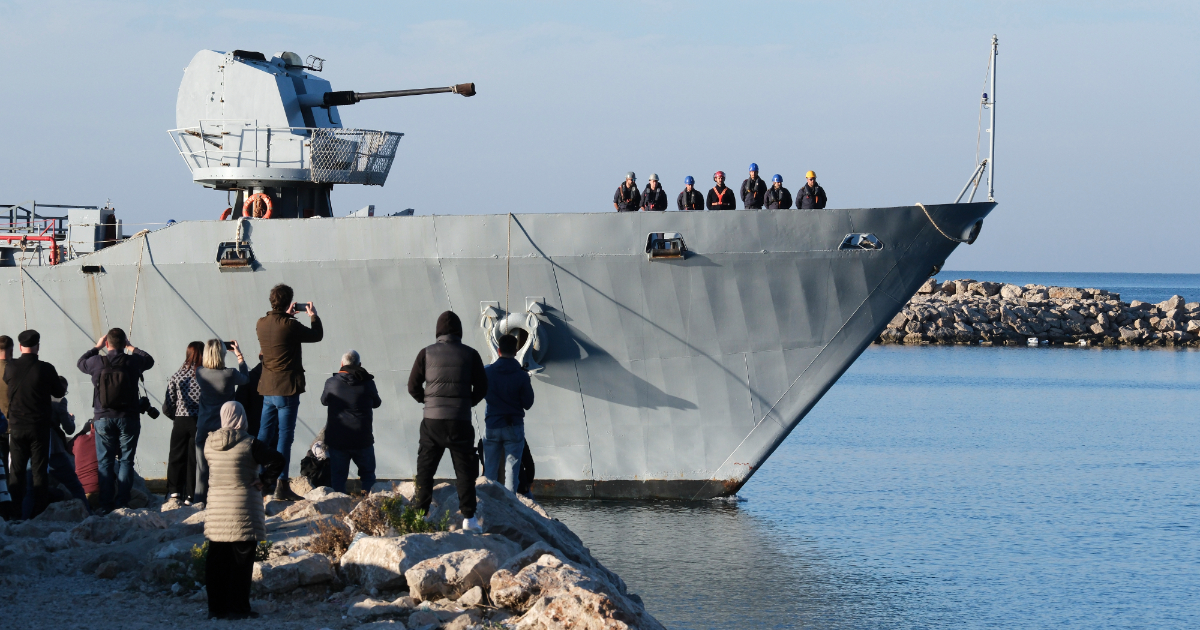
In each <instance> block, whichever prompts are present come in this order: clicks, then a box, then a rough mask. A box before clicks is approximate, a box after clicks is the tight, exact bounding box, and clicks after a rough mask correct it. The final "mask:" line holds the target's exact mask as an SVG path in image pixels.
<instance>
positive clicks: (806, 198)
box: [796, 171, 829, 210]
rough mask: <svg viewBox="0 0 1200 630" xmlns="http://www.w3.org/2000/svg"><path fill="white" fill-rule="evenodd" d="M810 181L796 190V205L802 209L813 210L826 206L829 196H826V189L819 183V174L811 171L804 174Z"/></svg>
mask: <svg viewBox="0 0 1200 630" xmlns="http://www.w3.org/2000/svg"><path fill="white" fill-rule="evenodd" d="M804 177H805V178H807V179H808V182H807V183H805V184H804V185H803V186H801V187H800V190H798V191H796V207H797V208H799V209H800V210H813V209H818V210H819V209H821V208H824V207H825V204H826V202H828V201H829V198H828V197H826V196H825V189H824V188H821V185H820V184H818V183H817V174H816V173H814V172H812V171H809V172H807V173H805V174H804Z"/></svg>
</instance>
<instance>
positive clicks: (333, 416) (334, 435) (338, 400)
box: [321, 350, 383, 492]
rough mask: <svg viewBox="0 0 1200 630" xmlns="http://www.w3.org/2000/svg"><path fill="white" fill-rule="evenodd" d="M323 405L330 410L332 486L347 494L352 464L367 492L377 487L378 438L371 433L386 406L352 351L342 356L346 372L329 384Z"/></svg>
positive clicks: (327, 424)
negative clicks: (383, 406)
mask: <svg viewBox="0 0 1200 630" xmlns="http://www.w3.org/2000/svg"><path fill="white" fill-rule="evenodd" d="M321 404H322V405H325V406H326V407H328V408H329V412H328V414H327V416H326V420H325V449H326V453H328V455H329V475H330V480H329V485H330V486H331V487H332V488H333V489H334V491H336V492H345V491H346V477H348V476H349V475H350V462H351V460H353V461H354V465H355V466H356V467H357V468H358V478H359V480H361V482H362V489H363V491H364V492H370V491H371V486H373V485H375V436H374V434H373V433H372V431H371V421H372V419H373V417H374V410H375V409H378V408H379V405H381V404H383V401H382V400H380V398H379V390H378V389H377V388H376V387H375V377H374V376H372V375H371V374H370V373H368V372H367V371H366V370H364V369H363V366H362V358H361V357H359V355H358V352H356V351H354V350H351V351H349V352H347V353H346V354H343V355H342V369H341V370H338V372H337V374H334V375H333V376H330V377H329V379H328V380H326V381H325V391H323V392H321Z"/></svg>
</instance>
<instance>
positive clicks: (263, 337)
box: [256, 284, 325, 501]
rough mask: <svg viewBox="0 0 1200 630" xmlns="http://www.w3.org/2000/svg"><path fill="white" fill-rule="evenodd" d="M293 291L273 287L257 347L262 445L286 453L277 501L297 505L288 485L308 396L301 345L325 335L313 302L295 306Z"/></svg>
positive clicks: (289, 288)
mask: <svg viewBox="0 0 1200 630" xmlns="http://www.w3.org/2000/svg"><path fill="white" fill-rule="evenodd" d="M292 297H293V293H292V288H291V287H289V286H288V285H286V284H277V285H275V286H274V287H272V288H271V294H270V296H269V299H270V301H271V310H270V311H268V312H267V314H266V315H265V316H263V317H262V318H261V319H259V320H258V325H257V327H256V330H257V332H258V347H259V349H260V350H261V351H262V377H261V378H260V379H259V381H258V393H259V394H260V395H261V396H262V397H263V406H262V421H261V425H260V426H259V430H258V439H259V441H261V442H263V443H265V444H267V445H269V446H272V445H273V446H275V450H276V451H278V452H279V454H280V455H283V474H282V475H280V477H279V483H278V484H277V485H276V486H275V498H276V499H281V500H284V501H296V500H298V499H300V498H301V497H300V496H299V495H297V494H296V493H294V492H292V488H291V485H290V484H289V483H288V478H289V472H290V466H291V460H292V457H291V454H292V438H293V437H294V436H295V434H296V412H297V410H299V408H300V394H303V393H304V363H303V360H302V356H301V349H300V346H301V344H305V343H316V342H318V341H320V340H321V339H322V338H323V337H324V336H325V329H324V328H322V326H321V318H320V317H318V316H317V309H315V308H313V305H312V303H311V302H309V303H305V304H303V305H301V304H296V303H294V302H292ZM297 307H301V308H303V309H304V311H305V313H307V314H308V317H309V319H310V320H311V321H312V327H311V328H309V327H308V326H305V325H304V324H301V323H300V322H298V321H296V318H295V315H296V310H297Z"/></svg>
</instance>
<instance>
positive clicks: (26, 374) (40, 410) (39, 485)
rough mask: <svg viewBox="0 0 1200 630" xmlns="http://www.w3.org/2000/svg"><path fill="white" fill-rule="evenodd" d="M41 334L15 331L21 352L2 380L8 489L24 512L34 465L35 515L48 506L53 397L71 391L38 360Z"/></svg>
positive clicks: (16, 506)
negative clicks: (5, 396)
mask: <svg viewBox="0 0 1200 630" xmlns="http://www.w3.org/2000/svg"><path fill="white" fill-rule="evenodd" d="M41 339H42V336H41V335H40V334H38V332H37V331H36V330H26V331H24V332H22V333H21V334H19V335H17V343H18V344H20V347H21V356H20V357H18V358H17V359H15V360H10V361H9V362H8V364H7V365H5V367H4V382H5V383H6V384H7V385H8V445H9V454H10V458H11V459H10V461H9V462H6V463H10V464H11V467H10V468H9V469H8V491H9V493H10V494H11V495H12V508H13V510H14V512H15V514H16V515H19V514H20V510H21V506H22V505H23V504H24V502H25V493H26V492H28V491H29V481H30V480H29V479H28V478H27V477H26V470H25V469H26V467H27V466H29V465H30V464H32V468H33V474H32V475H31V476H32V477H33V480H32V481H33V484H32V485H33V511H32V513H31V514H30V516H31V517H33V516H37V515H38V514H41V513H42V510H45V509H46V506H47V505H49V504H50V495H49V491H50V485H49V479H48V475H47V473H48V472H49V468H50V434H51V422H53V407H52V405H51V398H62V397H63V396H65V395H66V394H67V390H66V388H65V387H63V384H62V380H61V379H59V377H58V371H57V370H55V369H54V366H53V365H50V364H49V363H46V362H45V361H39V360H38V350H40V349H41V347H42V346H41Z"/></svg>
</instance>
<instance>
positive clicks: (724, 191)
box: [708, 171, 737, 210]
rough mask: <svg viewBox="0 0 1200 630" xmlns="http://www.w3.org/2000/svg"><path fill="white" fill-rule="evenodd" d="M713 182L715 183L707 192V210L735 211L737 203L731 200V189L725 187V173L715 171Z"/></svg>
mask: <svg viewBox="0 0 1200 630" xmlns="http://www.w3.org/2000/svg"><path fill="white" fill-rule="evenodd" d="M713 181H714V182H716V183H717V185H716V186H713V187H712V189H711V190H709V191H708V209H709V210H735V209H736V208H737V202H736V201H735V200H734V198H733V189H731V188H729V187H727V186H726V185H725V171H717V172H716V173H714V174H713Z"/></svg>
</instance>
